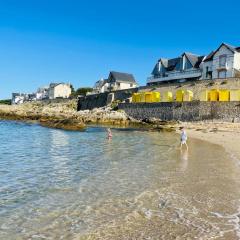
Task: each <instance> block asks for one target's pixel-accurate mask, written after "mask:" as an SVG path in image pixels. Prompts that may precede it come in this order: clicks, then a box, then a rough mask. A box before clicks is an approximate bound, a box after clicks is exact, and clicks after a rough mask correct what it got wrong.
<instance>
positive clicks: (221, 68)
mask: <svg viewBox="0 0 240 240" xmlns="http://www.w3.org/2000/svg"><path fill="white" fill-rule="evenodd" d="M231 77H240V47H233V46H230V45H228V44H226V43H222V44H221V45H220V46H219V47H218V48H217V50H215V51H212V52H211V53H209V54H208V55H207V56H200V55H196V54H192V53H187V52H185V53H183V54H182V55H181V56H179V57H177V58H172V59H166V58H161V59H159V60H158V62H157V63H156V65H155V66H154V69H153V71H152V74H151V77H149V78H148V80H147V84H148V85H152V84H156V83H159V82H172V81H178V82H181V81H188V80H197V79H217V78H231Z"/></svg>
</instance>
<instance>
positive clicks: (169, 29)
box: [0, 0, 240, 99]
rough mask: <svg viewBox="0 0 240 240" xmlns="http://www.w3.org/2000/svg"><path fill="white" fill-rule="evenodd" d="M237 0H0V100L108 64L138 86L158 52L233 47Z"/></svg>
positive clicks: (238, 31) (87, 79)
mask: <svg viewBox="0 0 240 240" xmlns="http://www.w3.org/2000/svg"><path fill="white" fill-rule="evenodd" d="M239 9H240V2H239V0H228V1H224V2H223V1H209V0H208V1H207V0H202V1H190V0H185V1H177V0H171V1H166V0H164V1H161V0H148V1H137V0H128V1H127V0H121V1H106V0H101V1H99V0H92V1H81V0H78V1H77V0H58V1H55V0H41V1H40V0H36V1H34V0H21V1H19V0H15V1H14V0H7V1H6V0H4V1H3V0H0V99H2V98H9V97H10V95H11V92H33V91H35V90H36V89H37V87H39V86H42V85H46V84H48V83H49V82H59V81H60V82H62V81H63V82H71V83H72V84H73V85H74V87H75V88H78V87H83V86H92V85H93V84H94V82H95V81H97V80H98V79H99V78H101V77H107V76H108V73H109V71H110V70H115V71H123V72H129V73H133V74H134V76H135V78H136V79H137V81H138V82H139V83H140V84H141V85H143V84H145V83H146V78H147V77H148V76H149V75H150V73H151V70H152V68H153V66H154V64H155V62H156V60H157V59H158V58H160V57H166V58H168V57H174V56H178V55H180V54H181V53H182V52H184V51H189V52H193V53H199V54H207V53H209V52H210V51H211V50H212V49H215V48H217V46H218V45H219V44H220V43H221V42H227V43H229V44H232V45H237V46H238V45H239V46H240V24H239V23H240V20H239Z"/></svg>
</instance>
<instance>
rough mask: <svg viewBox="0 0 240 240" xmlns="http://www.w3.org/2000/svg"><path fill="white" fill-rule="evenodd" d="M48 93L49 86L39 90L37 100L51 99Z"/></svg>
mask: <svg viewBox="0 0 240 240" xmlns="http://www.w3.org/2000/svg"><path fill="white" fill-rule="evenodd" d="M48 93H49V86H47V87H41V88H38V90H37V92H36V99H37V100H44V99H48V98H49V96H48Z"/></svg>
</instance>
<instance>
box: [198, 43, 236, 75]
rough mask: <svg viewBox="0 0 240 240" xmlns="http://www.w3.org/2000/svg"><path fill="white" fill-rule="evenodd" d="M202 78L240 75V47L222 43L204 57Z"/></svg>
mask: <svg viewBox="0 0 240 240" xmlns="http://www.w3.org/2000/svg"><path fill="white" fill-rule="evenodd" d="M201 69H202V79H216V78H231V77H240V47H233V46H230V45H228V44H226V43H222V44H221V45H220V46H219V47H218V48H217V50H215V51H213V52H211V53H210V54H209V55H208V56H206V57H205V58H204V59H203V62H202V64H201Z"/></svg>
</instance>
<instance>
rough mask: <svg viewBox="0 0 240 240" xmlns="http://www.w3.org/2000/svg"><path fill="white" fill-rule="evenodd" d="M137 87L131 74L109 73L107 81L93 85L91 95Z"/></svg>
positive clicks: (102, 80) (100, 81)
mask: <svg viewBox="0 0 240 240" xmlns="http://www.w3.org/2000/svg"><path fill="white" fill-rule="evenodd" d="M137 86H138V85H137V83H136V80H135V78H134V76H133V75H132V74H129V73H121V72H115V71H111V72H110V73H109V76H108V78H107V79H101V80H99V81H97V82H96V83H95V85H94V88H93V93H103V92H110V91H116V90H124V89H130V88H136V87H137Z"/></svg>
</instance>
